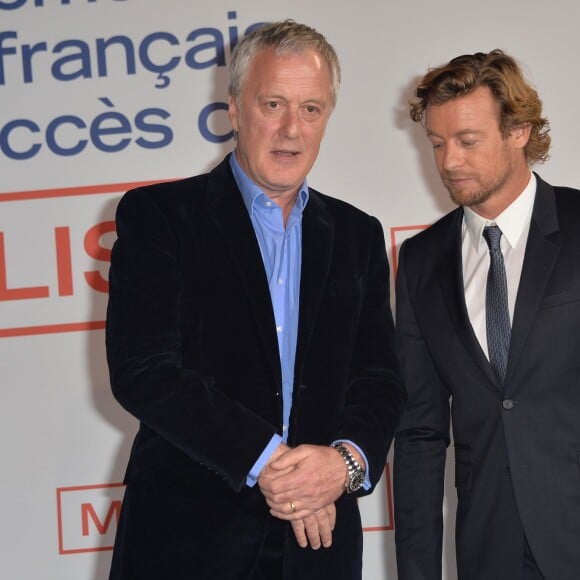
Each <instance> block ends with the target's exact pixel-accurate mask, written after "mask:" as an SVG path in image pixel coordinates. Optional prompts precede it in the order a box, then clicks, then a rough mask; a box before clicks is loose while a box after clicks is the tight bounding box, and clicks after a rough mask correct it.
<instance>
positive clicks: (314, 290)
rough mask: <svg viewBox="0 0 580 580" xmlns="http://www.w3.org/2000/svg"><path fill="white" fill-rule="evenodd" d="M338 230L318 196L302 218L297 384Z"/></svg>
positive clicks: (312, 193)
mask: <svg viewBox="0 0 580 580" xmlns="http://www.w3.org/2000/svg"><path fill="white" fill-rule="evenodd" d="M333 236H334V227H333V221H332V216H331V215H330V213H329V212H328V210H327V209H326V206H325V205H324V202H323V201H322V199H321V198H320V197H319V196H318V195H317V193H316V192H314V191H312V190H310V198H309V200H308V204H307V206H306V208H305V210H304V213H303V215H302V271H301V275H300V314H299V318H298V344H297V348H296V378H295V380H296V381H300V380H301V377H302V363H303V361H304V360H305V358H306V353H307V351H308V346H309V343H310V338H311V336H312V331H313V328H314V325H315V323H316V317H317V313H318V309H319V307H320V301H321V300H322V295H323V293H324V290H325V288H326V285H327V284H326V282H327V279H328V273H329V270H330V262H331V258H332V248H333Z"/></svg>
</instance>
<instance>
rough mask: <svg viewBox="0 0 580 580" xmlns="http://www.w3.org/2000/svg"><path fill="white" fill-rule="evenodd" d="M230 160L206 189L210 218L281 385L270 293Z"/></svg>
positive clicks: (252, 229) (262, 263)
mask: <svg viewBox="0 0 580 580" xmlns="http://www.w3.org/2000/svg"><path fill="white" fill-rule="evenodd" d="M228 159H229V156H228V157H226V159H225V160H224V161H223V162H222V163H221V164H220V165H218V166H217V167H216V168H215V169H214V171H212V172H211V174H210V176H209V180H208V186H207V207H208V215H209V218H210V219H211V220H212V221H213V223H214V224H215V226H216V228H217V230H218V232H219V234H220V235H221V240H222V241H223V243H224V244H225V245H226V246H227V248H228V251H229V255H230V257H231V261H232V264H233V266H234V271H235V272H236V274H237V276H238V279H239V280H240V291H242V292H244V293H245V294H246V296H247V298H248V302H249V303H250V306H251V309H252V313H253V317H254V319H255V321H256V328H257V331H258V334H259V336H260V338H261V341H262V343H263V346H264V350H265V353H266V359H267V360H268V363H269V364H270V366H271V368H272V372H273V375H274V377H277V378H278V380H279V381H280V383H281V380H282V379H281V374H282V373H281V369H280V355H279V353H278V338H277V336H276V323H275V320H274V311H273V308H272V300H271V298H270V290H269V288H268V281H267V279H266V272H265V270H264V262H263V260H262V255H261V253H260V247H259V245H258V240H257V239H256V235H255V233H254V228H253V226H252V222H251V220H250V216H249V215H248V211H247V209H246V206H245V205H244V202H243V200H242V196H241V193H240V191H239V189H238V187H237V184H236V182H235V180H234V177H233V175H232V173H231V170H230V167H229V161H228Z"/></svg>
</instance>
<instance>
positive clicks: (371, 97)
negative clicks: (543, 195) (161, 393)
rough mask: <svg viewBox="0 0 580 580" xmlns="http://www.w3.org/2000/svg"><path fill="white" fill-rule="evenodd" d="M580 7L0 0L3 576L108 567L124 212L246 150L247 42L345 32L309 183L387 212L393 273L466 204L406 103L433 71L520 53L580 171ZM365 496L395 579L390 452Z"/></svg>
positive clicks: (569, 161) (548, 170)
mask: <svg viewBox="0 0 580 580" xmlns="http://www.w3.org/2000/svg"><path fill="white" fill-rule="evenodd" d="M579 6H580V5H578V4H577V2H576V1H575V0H568V1H563V0H554V1H553V2H551V3H549V4H546V3H544V2H540V1H539V0H538V1H534V0H532V1H530V0H527V1H524V0H515V1H514V2H511V3H506V2H504V1H503V0H502V1H499V0H489V1H488V2H486V3H466V2H464V1H459V0H441V1H440V2H437V3H431V2H424V3H414V4H413V3H411V4H410V3H407V2H401V1H396V0H393V1H390V2H388V1H385V0H361V1H359V2H354V3H340V2H339V3H337V2H335V1H332V0H318V1H317V2H312V1H311V0H293V1H292V2H283V1H280V2H271V1H270V2H267V1H265V0H245V1H243V2H242V1H239V0H227V1H226V0H214V1H213V2H202V1H201V0H164V1H163V2H161V1H159V0H0V381H1V386H0V392H1V397H2V398H1V405H0V429H1V438H0V449H1V455H0V457H1V464H2V476H1V477H0V513H1V514H2V526H0V551H1V558H0V577H2V578H3V579H5V580H103V579H106V578H107V574H108V568H109V564H110V559H111V547H112V543H113V538H114V534H115V530H116V523H117V519H118V515H119V510H120V506H121V501H122V494H123V486H122V483H121V482H122V478H123V473H124V469H125V465H126V462H127V459H128V454H129V447H130V444H131V441H132V438H133V435H134V433H135V431H136V428H137V424H136V422H135V420H134V419H132V418H131V417H130V416H129V415H128V414H127V413H126V412H125V411H124V410H123V409H121V407H120V406H119V405H118V404H117V403H116V402H115V401H114V399H113V397H112V395H111V393H110V389H109V384H108V376H107V367H106V363H105V352H104V330H103V329H104V320H105V309H106V304H107V291H108V279H107V278H108V265H109V259H110V252H111V247H112V244H113V242H114V239H115V224H114V221H113V220H114V212H115V207H116V205H117V203H118V201H119V199H120V197H121V195H122V194H123V192H125V191H126V190H127V189H129V188H131V187H133V186H134V185H136V184H139V183H149V182H153V181H160V180H168V179H175V178H180V177H184V176H189V175H193V174H197V173H201V172H205V171H207V170H208V169H210V168H211V167H213V166H214V165H215V164H216V163H217V162H219V161H220V160H221V159H222V158H223V157H224V155H225V154H226V153H227V152H229V151H231V150H232V149H233V137H232V131H231V128H230V126H229V123H228V118H227V65H228V63H229V59H230V54H231V47H232V45H235V43H236V42H237V40H238V39H239V38H241V37H242V36H243V35H244V34H246V33H247V31H248V30H250V29H252V28H253V27H254V26H255V25H256V24H259V23H262V22H268V21H272V20H279V19H284V18H294V19H295V20H297V21H301V22H305V23H307V24H309V25H311V26H314V27H315V28H317V29H318V30H319V31H320V32H322V33H323V34H325V35H326V37H327V38H328V39H329V41H330V42H331V43H332V44H333V45H334V46H335V48H336V49H337V52H338V53H339V57H340V59H341V63H342V69H343V85H342V88H341V91H340V94H339V99H338V105H337V108H336V110H335V112H334V114H333V117H332V118H331V120H330V124H329V127H328V131H327V135H326V138H325V141H324V143H323V147H322V150H321V153H320V157H319V160H318V162H317V164H316V166H315V168H314V170H313V172H312V174H311V175H310V177H309V182H310V183H311V184H312V185H313V186H314V187H316V188H317V189H320V190H321V191H323V192H325V193H328V194H330V195H334V196H336V197H340V198H343V199H345V200H348V201H350V202H352V203H354V204H355V205H357V206H359V207H361V208H362V209H364V210H366V211H367V212H369V213H372V214H374V215H376V216H377V217H378V218H379V219H380V220H381V222H382V224H383V226H384V229H385V234H386V241H387V246H388V251H389V256H390V258H391V266H392V270H393V271H394V269H395V268H396V259H397V247H398V246H399V245H400V243H401V241H402V240H403V239H405V238H406V237H408V236H410V235H412V234H413V233H415V232H417V231H418V230H420V229H421V228H422V227H425V226H426V225H428V224H429V223H431V222H433V221H434V220H435V219H437V218H438V217H439V216H440V215H442V214H443V213H444V212H446V211H448V210H449V209H451V207H452V206H451V204H450V202H449V201H448V199H447V195H446V193H445V191H444V189H443V188H442V186H441V184H440V183H439V180H438V177H437V175H436V172H435V170H434V166H433V161H432V158H431V151H430V146H429V143H428V142H427V140H426V138H425V137H424V135H423V134H422V130H421V129H420V128H419V127H415V126H413V124H412V123H411V121H410V120H409V119H408V113H407V101H408V99H409V97H410V95H411V91H412V87H413V83H414V81H415V79H416V78H417V77H418V76H420V75H422V74H423V73H424V72H425V71H426V69H427V68H428V67H429V66H435V65H438V64H440V63H442V62H445V61H447V60H449V59H450V58H452V57H453V56H456V55H458V54H462V53H466V52H475V51H478V50H481V51H489V50H491V49H493V48H496V47H497V48H503V49H504V50H506V51H507V52H509V53H511V54H513V55H514V56H516V57H517V58H518V60H520V62H522V63H523V64H524V68H525V69H526V71H527V72H528V75H529V77H530V78H531V79H532V81H533V82H534V84H535V85H536V87H537V88H538V91H539V93H540V95H541V96H542V97H543V100H544V104H545V110H546V113H547V114H548V116H549V117H550V120H551V125H552V136H553V143H554V144H553V150H552V157H551V160H550V161H549V162H548V163H547V164H546V165H545V166H544V167H543V168H540V172H541V174H542V176H543V177H544V178H546V179H547V180H548V181H550V182H552V183H554V184H561V185H571V186H575V187H579V186H580V170H579V169H578V148H577V134H578V128H579V122H578V114H577V100H578V98H577V97H578V92H579V89H580V81H579V80H578V79H579V74H578V73H579V72H580V71H579V65H578V55H579V48H580V47H579V44H580V41H579V40H578V34H577V31H576V27H577V23H578V21H579V20H580V8H579ZM452 472H453V465H452V464H451V463H449V470H448V485H447V493H446V503H445V506H444V507H445V512H446V528H447V534H446V543H445V549H444V551H445V554H444V572H445V578H447V579H449V580H453V579H455V578H456V572H455V565H454V556H453V513H454V505H455V503H454V502H455V499H454V498H455V492H454V489H453V485H452V481H453V473H452ZM538 500H539V501H541V498H538ZM360 505H361V510H362V514H363V525H364V528H365V534H364V540H365V556H364V578H365V580H375V579H381V578H384V579H388V580H396V578H397V574H396V565H395V556H394V523H393V508H392V489H391V467H390V465H389V464H387V465H386V466H385V473H384V476H383V479H382V481H381V484H380V485H379V486H378V488H377V490H376V492H375V493H374V495H373V496H371V497H369V498H365V499H364V500H362V501H361V503H360Z"/></svg>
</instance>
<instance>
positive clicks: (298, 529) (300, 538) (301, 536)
mask: <svg viewBox="0 0 580 580" xmlns="http://www.w3.org/2000/svg"><path fill="white" fill-rule="evenodd" d="M290 524H291V526H292V530H294V536H295V537H296V541H297V542H298V545H299V546H300V547H301V548H307V547H308V539H307V538H306V531H305V529H304V522H303V521H302V520H294V521H293V522H290Z"/></svg>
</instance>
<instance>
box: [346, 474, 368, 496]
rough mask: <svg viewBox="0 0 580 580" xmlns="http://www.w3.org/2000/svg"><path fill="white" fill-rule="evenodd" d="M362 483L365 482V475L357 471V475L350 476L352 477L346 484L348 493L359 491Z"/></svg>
mask: <svg viewBox="0 0 580 580" xmlns="http://www.w3.org/2000/svg"><path fill="white" fill-rule="evenodd" d="M364 481H365V474H364V473H363V472H362V471H359V472H358V473H354V474H353V475H352V477H351V478H350V481H349V483H348V491H349V493H351V492H353V491H357V490H359V489H360V488H361V486H362V484H363V483H364Z"/></svg>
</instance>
